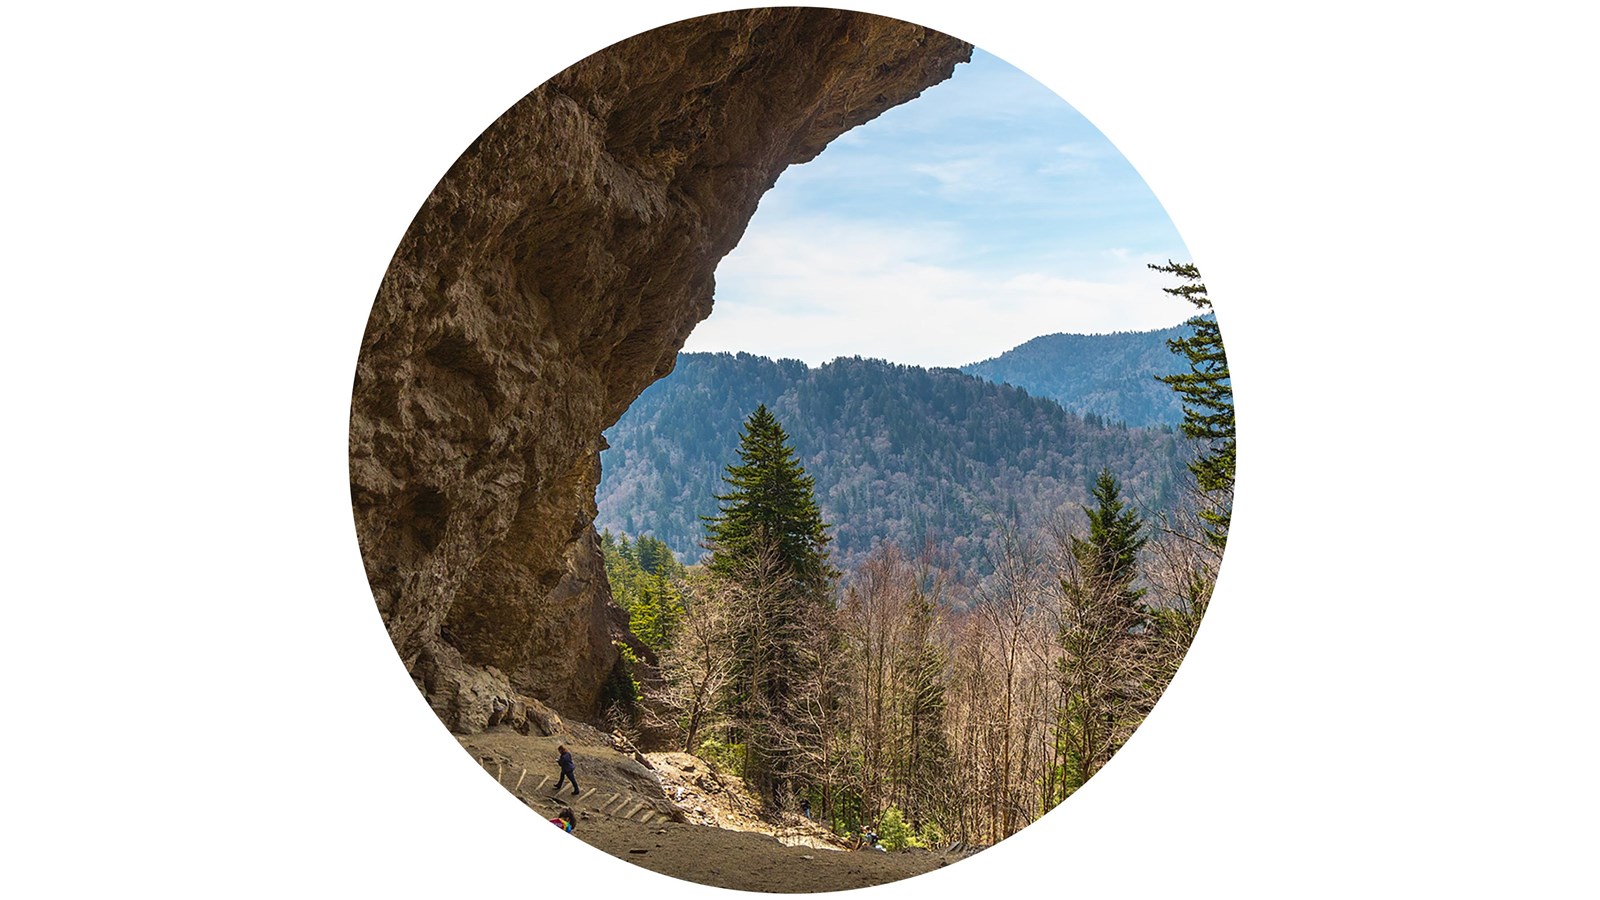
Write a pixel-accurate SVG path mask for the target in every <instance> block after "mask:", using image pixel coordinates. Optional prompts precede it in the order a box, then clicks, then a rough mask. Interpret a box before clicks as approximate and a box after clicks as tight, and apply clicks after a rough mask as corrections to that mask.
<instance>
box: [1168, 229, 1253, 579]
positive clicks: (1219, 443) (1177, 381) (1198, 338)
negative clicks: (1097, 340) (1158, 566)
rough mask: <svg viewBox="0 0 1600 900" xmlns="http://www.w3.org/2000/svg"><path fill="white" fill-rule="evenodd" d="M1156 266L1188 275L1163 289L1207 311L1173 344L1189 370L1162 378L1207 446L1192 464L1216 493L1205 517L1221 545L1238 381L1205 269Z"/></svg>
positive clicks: (1186, 429) (1186, 425)
mask: <svg viewBox="0 0 1600 900" xmlns="http://www.w3.org/2000/svg"><path fill="white" fill-rule="evenodd" d="M1150 268H1152V269H1155V270H1156V271H1158V272H1168V273H1171V274H1173V275H1176V276H1178V278H1180V279H1182V280H1183V282H1184V283H1183V284H1181V285H1179V286H1178V287H1172V288H1162V290H1164V291H1166V292H1167V293H1169V294H1172V295H1173V296H1175V297H1179V298H1181V299H1183V300H1186V301H1188V302H1189V303H1191V304H1193V305H1194V306H1195V307H1196V308H1197V309H1199V310H1201V311H1202V313H1201V315H1197V316H1195V317H1194V318H1192V319H1190V320H1189V321H1188V322H1187V323H1186V324H1187V325H1188V326H1189V327H1191V328H1193V329H1194V333H1193V334H1191V335H1189V336H1187V337H1182V338H1175V339H1173V340H1170V341H1168V342H1167V346H1168V347H1169V348H1171V350H1172V352H1173V353H1176V354H1178V355H1179V356H1181V357H1183V358H1184V359H1185V360H1186V361H1187V362H1188V363H1189V371H1188V372H1183V373H1179V374H1177V375H1166V376H1162V377H1160V378H1158V379H1156V380H1158V381H1160V382H1162V383H1163V384H1166V385H1168V386H1170V387H1171V388H1172V390H1173V391H1174V392H1176V393H1177V394H1178V396H1179V397H1180V398H1181V400H1182V403H1183V425H1182V432H1183V435H1184V437H1187V438H1190V439H1192V440H1196V441H1201V442H1203V445H1204V447H1205V449H1204V450H1203V451H1202V452H1201V454H1200V456H1198V457H1197V458H1196V459H1195V460H1194V461H1193V462H1191V463H1190V464H1189V469H1190V471H1192V472H1193V473H1194V476H1195V480H1196V482H1197V483H1198V485H1199V487H1200V490H1202V491H1204V492H1206V493H1208V494H1211V495H1213V497H1214V502H1213V505H1212V507H1211V508H1209V509H1207V510H1204V511H1203V512H1202V516H1203V517H1204V518H1205V520H1206V522H1207V529H1206V537H1207V539H1208V540H1209V541H1210V542H1211V543H1212V544H1213V545H1215V546H1217V547H1219V548H1220V547H1221V546H1222V545H1223V544H1224V543H1226V542H1227V539H1228V522H1229V519H1230V517H1231V516H1232V508H1233V504H1232V491H1233V480H1234V469H1235V457H1236V453H1237V449H1238V442H1237V439H1236V436H1235V432H1234V421H1233V381H1232V378H1231V377H1230V375H1229V373H1228V357H1227V354H1226V353H1225V352H1224V351H1223V347H1222V332H1221V331H1220V330H1219V329H1218V327H1217V320H1216V318H1215V317H1214V316H1211V315H1207V313H1209V312H1210V310H1211V300H1210V298H1209V297H1207V296H1206V286H1205V283H1204V282H1202V281H1201V280H1200V270H1199V269H1197V268H1195V266H1194V264H1193V263H1174V262H1172V261H1171V260H1168V261H1167V264H1166V265H1164V266H1160V265H1156V264H1154V263H1152V264H1150Z"/></svg>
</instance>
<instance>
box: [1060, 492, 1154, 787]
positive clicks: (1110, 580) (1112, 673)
mask: <svg viewBox="0 0 1600 900" xmlns="http://www.w3.org/2000/svg"><path fill="white" fill-rule="evenodd" d="M1093 494H1094V498H1095V500H1096V505H1095V506H1094V508H1092V509H1090V508H1087V507H1086V508H1084V510H1083V512H1084V515H1085V516H1086V517H1087V518H1088V521H1089V536H1088V538H1087V539H1084V538H1080V537H1078V536H1077V535H1072V536H1070V539H1069V542H1070V547H1071V568H1070V570H1069V571H1068V572H1067V573H1066V575H1065V576H1064V577H1063V578H1062V579H1061V592H1062V603H1061V629H1060V632H1059V634H1058V636H1057V640H1058V642H1059V644H1060V647H1061V651H1062V654H1061V659H1060V661H1059V662H1058V663H1057V678H1058V680H1059V684H1060V692H1061V699H1060V705H1059V708H1058V710H1057V724H1056V741H1055V753H1056V761H1055V766H1054V771H1053V772H1052V773H1051V779H1052V781H1053V782H1054V784H1053V785H1052V786H1051V789H1050V790H1049V791H1048V792H1047V794H1046V797H1045V801H1046V804H1047V805H1053V804H1054V803H1056V802H1059V801H1060V800H1061V799H1064V798H1065V797H1066V796H1067V795H1069V794H1071V793H1072V792H1073V791H1074V790H1076V789H1077V788H1078V787H1079V786H1081V785H1082V784H1083V782H1084V781H1087V780H1088V778H1089V777H1090V776H1091V775H1093V774H1094V773H1095V772H1097V771H1098V770H1099V769H1100V767H1101V766H1103V765H1105V762H1106V760H1108V759H1110V757H1111V754H1112V753H1113V752H1115V750H1116V748H1117V746H1118V745H1120V743H1121V742H1122V741H1123V740H1126V738H1127V735H1128V734H1129V733H1131V732H1132V731H1133V729H1134V728H1135V727H1136V726H1137V725H1138V723H1139V722H1140V721H1141V720H1142V719H1143V717H1144V715H1145V714H1146V713H1147V712H1148V711H1149V709H1148V707H1149V705H1150V703H1151V702H1153V700H1152V698H1150V696H1149V694H1148V692H1147V691H1146V686H1147V684H1146V683H1147V679H1146V677H1145V676H1144V674H1143V669H1144V659H1143V655H1144V652H1143V649H1142V647H1141V643H1142V641H1143V640H1144V638H1145V634H1146V632H1147V631H1148V630H1149V628H1150V618H1149V611H1148V610H1146V609H1145V608H1144V606H1143V604H1142V603H1141V602H1140V598H1141V597H1143V596H1144V589H1143V588H1135V587H1134V586H1133V585H1134V582H1135V580H1136V579H1137V578H1138V576H1139V568H1138V557H1139V551H1140V550H1141V549H1142V548H1143V547H1144V544H1145V538H1144V536H1143V534H1142V533H1141V532H1143V531H1144V520H1143V519H1142V518H1141V517H1140V516H1139V515H1138V513H1136V512H1134V511H1133V510H1131V509H1128V508H1127V507H1126V505H1125V504H1124V503H1123V502H1122V498H1121V496H1120V487H1119V485H1118V484H1117V480H1116V478H1114V477H1112V475H1111V473H1110V472H1109V471H1105V470H1102V471H1101V473H1100V475H1099V477H1098V478H1096V479H1095V486H1094V492H1093Z"/></svg>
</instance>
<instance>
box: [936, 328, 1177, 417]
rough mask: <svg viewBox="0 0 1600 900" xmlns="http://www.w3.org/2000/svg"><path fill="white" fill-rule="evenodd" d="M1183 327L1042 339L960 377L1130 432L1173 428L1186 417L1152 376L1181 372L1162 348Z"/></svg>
mask: <svg viewBox="0 0 1600 900" xmlns="http://www.w3.org/2000/svg"><path fill="white" fill-rule="evenodd" d="M1191 331H1192V329H1190V328H1189V327H1188V326H1185V325H1176V326H1173V327H1172V328H1163V329H1161V330H1160V331H1119V332H1116V333H1113V334H1047V335H1045V336H1043V337H1036V338H1034V339H1033V340H1031V341H1028V342H1027V343H1025V344H1022V345H1021V346H1019V347H1015V348H1013V349H1011V350H1007V351H1006V352H1005V353H1002V354H1000V355H999V356H996V357H995V358H993V359H986V360H984V361H983V362H976V363H972V364H971V365H966V366H962V367H961V371H963V372H966V373H968V374H971V375H976V376H978V377H979V378H984V379H987V380H989V381H994V382H998V383H1001V384H1011V385H1015V386H1017V387H1019V388H1022V389H1023V390H1025V391H1027V392H1028V393H1030V394H1033V395H1034V396H1036V397H1049V398H1050V399H1052V400H1055V401H1056V402H1057V403H1060V404H1061V405H1062V406H1063V407H1065V408H1066V409H1067V410H1069V411H1071V412H1075V413H1078V414H1079V415H1083V416H1089V417H1091V418H1092V419H1093V418H1103V419H1105V420H1106V421H1107V422H1126V423H1127V424H1129V425H1174V426H1175V425H1177V424H1178V423H1179V422H1181V421H1182V420H1183V409H1182V407H1181V406H1180V405H1179V403H1178V395H1177V394H1176V393H1174V392H1173V390H1172V388H1170V387H1168V386H1167V385H1164V384H1162V383H1160V382H1158V381H1156V380H1155V377H1156V376H1157V375H1171V374H1173V373H1175V372H1179V371H1183V370H1184V365H1183V361H1182V360H1181V359H1180V358H1179V357H1177V356H1176V355H1174V354H1173V353H1172V351H1171V350H1169V349H1168V348H1167V341H1169V340H1171V339H1173V338H1177V337H1181V336H1184V335H1187V334H1189V333H1190V332H1191Z"/></svg>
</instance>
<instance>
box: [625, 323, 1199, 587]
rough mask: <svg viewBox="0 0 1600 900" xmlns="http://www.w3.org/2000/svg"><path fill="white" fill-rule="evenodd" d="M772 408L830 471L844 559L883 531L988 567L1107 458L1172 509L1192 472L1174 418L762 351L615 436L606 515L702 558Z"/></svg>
mask: <svg viewBox="0 0 1600 900" xmlns="http://www.w3.org/2000/svg"><path fill="white" fill-rule="evenodd" d="M1162 346H1163V351H1162V352H1165V349H1164V345H1162ZM1169 355H1170V354H1169ZM1156 388H1157V389H1159V390H1160V391H1163V392H1166V393H1171V392H1170V391H1169V390H1168V389H1167V388H1165V387H1164V386H1161V385H1159V384H1158V385H1156ZM763 403H764V404H766V405H767V407H768V408H769V409H771V411H772V412H773V413H774V414H775V415H776V416H777V418H778V420H779V421H780V422H781V423H782V425H783V427H784V428H785V430H787V431H788V433H789V435H790V436H791V438H792V439H793V442H794V446H795V449H796V451H797V454H798V456H799V459H800V462H801V464H802V465H803V466H804V467H805V469H806V472H807V473H808V474H810V475H811V476H812V477H813V478H814V479H815V480H816V496H817V500H818V503H819V505H820V506H821V509H822V513H823V518H824V520H825V521H826V522H828V523H830V525H831V526H832V527H831V529H830V532H831V534H832V535H833V538H834V541H833V545H832V550H833V555H834V563H835V565H838V566H840V567H841V568H848V567H850V566H852V565H853V564H854V563H855V562H856V561H858V560H859V559H860V558H862V557H863V556H864V555H865V554H866V553H867V552H868V551H869V550H870V549H871V547H872V545H873V543H874V542H875V541H880V540H889V541H894V542H896V543H899V544H901V545H902V546H906V547H911V548H915V547H919V546H921V545H922V543H923V542H924V541H925V540H927V539H932V540H933V541H935V542H936V543H937V544H938V545H939V547H940V548H941V549H942V550H943V551H944V552H946V553H948V554H951V556H952V558H951V559H950V560H949V561H950V562H952V563H957V564H960V565H961V567H962V568H964V569H967V570H968V571H981V570H983V569H985V568H986V566H985V565H984V563H985V550H984V547H985V544H986V542H987V540H988V539H989V537H990V536H991V535H992V534H993V532H994V530H995V528H996V526H997V525H999V524H1001V523H1002V522H1004V521H1006V520H1014V521H1017V522H1018V523H1019V524H1021V525H1024V526H1028V525H1032V524H1035V523H1038V522H1040V521H1042V520H1044V519H1045V518H1047V517H1049V516H1050V515H1052V514H1054V513H1055V512H1057V511H1063V510H1064V511H1066V512H1068V513H1071V514H1073V515H1078V514H1079V507H1080V506H1082V505H1085V504H1087V503H1088V502H1089V494H1088V491H1089V488H1090V486H1091V485H1092V483H1093V481H1094V478H1095V475H1096V474H1097V473H1098V472H1099V471H1100V470H1101V469H1102V468H1109V469H1110V470H1111V471H1112V472H1113V473H1114V474H1115V475H1116V476H1117V478H1118V479H1120V480H1121V481H1122V484H1123V485H1124V491H1125V494H1126V495H1127V496H1128V497H1130V498H1131V499H1133V500H1134V501H1135V502H1138V503H1140V504H1142V505H1149V506H1157V507H1159V506H1164V505H1165V504H1166V503H1168V502H1169V500H1170V498H1171V496H1172V495H1173V493H1174V490H1175V485H1176V484H1177V483H1178V482H1179V481H1180V473H1181V472H1182V468H1183V463H1182V461H1181V459H1180V453H1179V447H1178V444H1179V439H1178V438H1176V436H1175V435H1174V434H1173V433H1172V432H1171V430H1170V429H1167V428H1129V427H1123V426H1119V425H1104V424H1096V423H1091V422H1089V421H1085V419H1084V418H1082V417H1081V416H1079V415H1075V414H1073V413H1069V412H1067V411H1065V410H1063V409H1062V407H1061V406H1060V405H1059V404H1058V403H1056V402H1055V401H1053V400H1049V399H1045V398H1042V397H1034V396H1029V394H1028V393H1027V392H1025V391H1022V390H1019V389H1017V388H1014V387H1010V386H1007V385H1001V384H994V383H992V382H988V381H984V380H982V379H980V378H976V377H973V376H971V375H967V374H964V373H962V372H959V371H956V370H954V369H934V370H929V369H923V368H918V367H914V366H903V365H895V364H891V363H886V362H883V361H880V360H868V359H860V358H845V359H839V360H835V361H834V362H832V363H828V364H826V365H823V366H820V367H818V368H815V369H811V368H807V367H806V365H805V364H804V363H801V362H799V361H797V360H777V361H774V360H770V359H767V358H765V357H758V356H753V355H750V354H746V353H741V354H738V355H733V354H727V353H717V354H703V353H686V354H682V355H680V356H679V357H678V363H677V369H676V370H675V371H674V372H673V373H672V374H671V375H669V376H668V377H666V378H663V379H661V380H660V381H658V382H656V383H655V384H653V385H651V386H650V387H649V388H648V389H646V390H645V392H644V393H643V394H642V395H640V397H639V399H638V400H636V401H635V402H634V404H633V406H632V407H631V408H629V410H628V411H627V413H626V414H625V415H624V416H623V417H622V419H621V421H619V422H618V423H617V424H616V425H615V426H613V427H612V428H611V429H610V430H609V431H608V432H607V433H606V438H607V440H608V442H609V443H610V448H609V449H608V450H606V451H605V452H604V453H603V454H602V455H601V465H602V468H603V473H602V477H601V481H600V487H599V490H598V492H597V500H598V502H599V509H600V513H599V516H598V517H597V518H596V520H595V523H596V525H597V526H598V527H600V528H607V529H610V530H612V531H617V532H624V533H627V534H632V535H639V534H649V535H654V536H655V537H657V538H659V539H661V540H663V541H665V542H666V543H667V544H668V545H669V546H670V547H671V548H672V549H673V551H674V552H676V553H677V554H678V555H679V556H680V558H682V559H684V560H685V561H688V562H693V561H696V560H698V559H699V558H700V556H701V555H702V552H703V550H702V548H701V546H700V543H701V541H702V539H703V535H704V524H703V522H702V520H701V517H702V516H710V515H713V514H715V513H716V512H717V502H716V499H715V496H716V494H718V493H721V492H723V491H724V490H725V486H724V484H723V482H722V475H723V471H724V466H726V465H727V464H728V463H730V462H733V461H734V459H735V449H736V448H737V447H738V444H739V431H740V426H741V425H742V424H743V422H744V420H745V418H746V417H747V416H748V415H749V414H750V413H751V411H752V410H754V409H755V408H756V406H757V405H759V404H763Z"/></svg>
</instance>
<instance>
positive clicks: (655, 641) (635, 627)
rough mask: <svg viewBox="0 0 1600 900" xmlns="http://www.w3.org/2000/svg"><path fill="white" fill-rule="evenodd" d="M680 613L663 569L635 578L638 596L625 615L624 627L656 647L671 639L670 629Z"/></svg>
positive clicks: (674, 590)
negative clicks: (626, 619)
mask: <svg viewBox="0 0 1600 900" xmlns="http://www.w3.org/2000/svg"><path fill="white" fill-rule="evenodd" d="M683 615H684V610H683V601H682V600H681V599H680V598H679V596H678V592H677V590H676V589H675V588H674V587H673V586H672V582H670V581H669V580H667V573H666V572H664V571H663V572H658V573H656V574H654V575H644V576H643V577H641V578H640V579H639V593H638V597H637V598H636V599H635V600H634V602H633V609H631V610H630V611H629V615H628V630H629V631H632V632H633V633H634V634H635V635H636V636H637V637H638V638H639V640H641V641H644V642H645V643H646V644H649V645H650V646H651V647H653V648H655V649H656V650H660V649H662V648H664V647H666V646H667V645H669V644H671V643H672V637H673V633H674V631H676V630H677V627H678V623H679V622H680V621H682V619H683Z"/></svg>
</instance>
